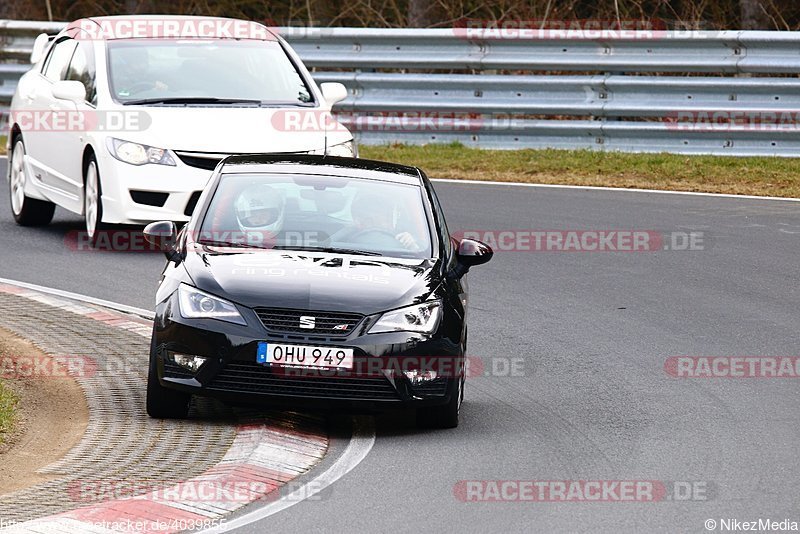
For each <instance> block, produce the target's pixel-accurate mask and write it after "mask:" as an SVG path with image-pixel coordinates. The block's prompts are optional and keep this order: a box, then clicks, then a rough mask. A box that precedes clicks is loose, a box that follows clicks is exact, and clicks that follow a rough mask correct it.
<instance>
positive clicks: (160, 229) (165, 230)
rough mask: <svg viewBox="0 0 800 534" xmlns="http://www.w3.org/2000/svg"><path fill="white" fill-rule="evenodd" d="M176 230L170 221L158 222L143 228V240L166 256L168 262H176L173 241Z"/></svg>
mask: <svg viewBox="0 0 800 534" xmlns="http://www.w3.org/2000/svg"><path fill="white" fill-rule="evenodd" d="M177 236H178V228H177V227H176V226H175V223H174V222H172V221H158V222H154V223H150V224H148V225H147V226H145V227H144V238H145V239H146V240H147V242H148V243H150V244H151V245H153V246H155V247H157V248H158V250H160V251H161V252H163V253H164V255H166V256H167V259H168V260H170V261H176V257H177V256H178V254H177V252H175V240H176V239H177Z"/></svg>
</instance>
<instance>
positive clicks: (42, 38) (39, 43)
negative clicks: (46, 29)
mask: <svg viewBox="0 0 800 534" xmlns="http://www.w3.org/2000/svg"><path fill="white" fill-rule="evenodd" d="M49 42H50V37H49V36H48V35H47V34H46V33H40V34H39V35H37V36H36V40H35V41H33V50H31V63H32V64H34V65H35V64H37V63H39V61H40V60H41V59H42V58H43V57H44V53H45V51H46V50H47V45H48V43H49Z"/></svg>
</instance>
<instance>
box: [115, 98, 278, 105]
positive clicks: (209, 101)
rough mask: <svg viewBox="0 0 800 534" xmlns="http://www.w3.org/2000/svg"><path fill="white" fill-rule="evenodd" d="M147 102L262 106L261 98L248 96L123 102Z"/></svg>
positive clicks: (127, 103) (139, 103)
mask: <svg viewBox="0 0 800 534" xmlns="http://www.w3.org/2000/svg"><path fill="white" fill-rule="evenodd" d="M146 104H184V105H188V104H252V105H257V106H260V105H261V104H262V101H261V100H252V99H247V98H216V97H210V96H176V97H171V98H167V97H161V98H143V99H141V100H127V101H125V102H123V105H125V106H137V105H138V106H140V105H146Z"/></svg>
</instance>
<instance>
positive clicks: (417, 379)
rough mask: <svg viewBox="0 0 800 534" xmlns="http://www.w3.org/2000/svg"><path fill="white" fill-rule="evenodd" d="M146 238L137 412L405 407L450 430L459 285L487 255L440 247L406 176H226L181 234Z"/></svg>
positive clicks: (308, 159)
mask: <svg viewBox="0 0 800 534" xmlns="http://www.w3.org/2000/svg"><path fill="white" fill-rule="evenodd" d="M145 236H146V237H147V239H148V240H149V241H150V242H151V243H153V244H154V245H156V246H158V247H160V248H161V250H163V251H164V253H165V254H166V255H167V258H168V261H167V265H166V267H165V269H164V272H163V275H162V279H161V282H160V285H159V289H158V294H157V305H156V315H155V321H154V327H153V339H152V344H151V354H150V370H149V376H148V385H147V411H148V413H149V414H150V416H152V417H156V418H182V417H186V416H187V414H188V411H189V401H190V399H191V396H192V395H204V396H212V397H216V398H219V399H221V400H223V401H227V402H230V403H237V404H239V403H246V404H257V405H261V406H271V405H275V404H281V405H286V406H289V407H294V408H300V407H313V406H316V407H322V408H327V409H347V410H354V411H361V410H367V411H382V410H386V409H390V408H405V407H408V408H413V409H416V411H417V421H418V423H419V424H420V425H421V426H425V427H441V428H445V427H455V426H457V425H458V414H459V408H460V405H461V401H462V399H463V395H464V376H465V372H464V368H465V351H466V344H467V324H466V312H467V291H466V280H465V274H466V273H467V271H468V270H469V268H470V267H472V266H475V265H479V264H482V263H486V262H487V261H489V260H490V259H491V257H492V250H491V249H490V248H489V247H488V246H486V245H484V244H483V243H480V242H477V241H473V240H469V239H463V240H461V241H457V240H455V239H454V238H452V237H451V236H450V234H449V232H448V229H447V224H446V223H445V218H444V214H443V213H442V208H441V206H440V204H439V200H438V199H437V197H436V193H435V192H434V190H433V186H432V185H431V182H430V180H429V179H428V178H427V177H426V176H425V174H424V173H423V172H422V171H421V170H420V169H417V168H415V167H407V166H402V165H396V164H391V163H385V162H379V161H369V160H364V159H353V158H337V157H323V156H281V155H273V156H265V155H257V156H231V157H228V158H226V159H225V160H223V161H221V162H220V164H219V165H218V166H217V168H216V169H215V171H214V173H213V175H212V177H211V179H210V181H209V183H208V186H207V187H206V189H205V191H204V192H203V194H202V196H201V197H200V199H199V201H198V204H197V208H196V210H195V212H194V214H193V216H192V218H191V220H190V221H189V223H187V224H186V226H184V227H183V228H182V229H181V230H180V232H177V229H176V227H175V225H174V224H173V223H171V222H157V223H153V224H150V225H149V226H148V227H147V228H146V229H145Z"/></svg>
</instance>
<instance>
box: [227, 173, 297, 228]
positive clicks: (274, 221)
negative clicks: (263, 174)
mask: <svg viewBox="0 0 800 534" xmlns="http://www.w3.org/2000/svg"><path fill="white" fill-rule="evenodd" d="M285 204H286V203H285V201H284V198H283V193H281V191H279V190H277V189H275V188H273V187H271V186H269V185H263V184H261V185H251V186H250V187H248V188H246V189H245V190H244V191H242V192H241V193H240V194H239V197H238V198H237V199H236V204H235V208H236V219H237V220H238V221H239V227H240V228H241V229H242V231H243V232H266V233H270V234H273V235H274V234H277V233H278V232H280V231H281V229H282V228H283V218H284V206H285Z"/></svg>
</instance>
